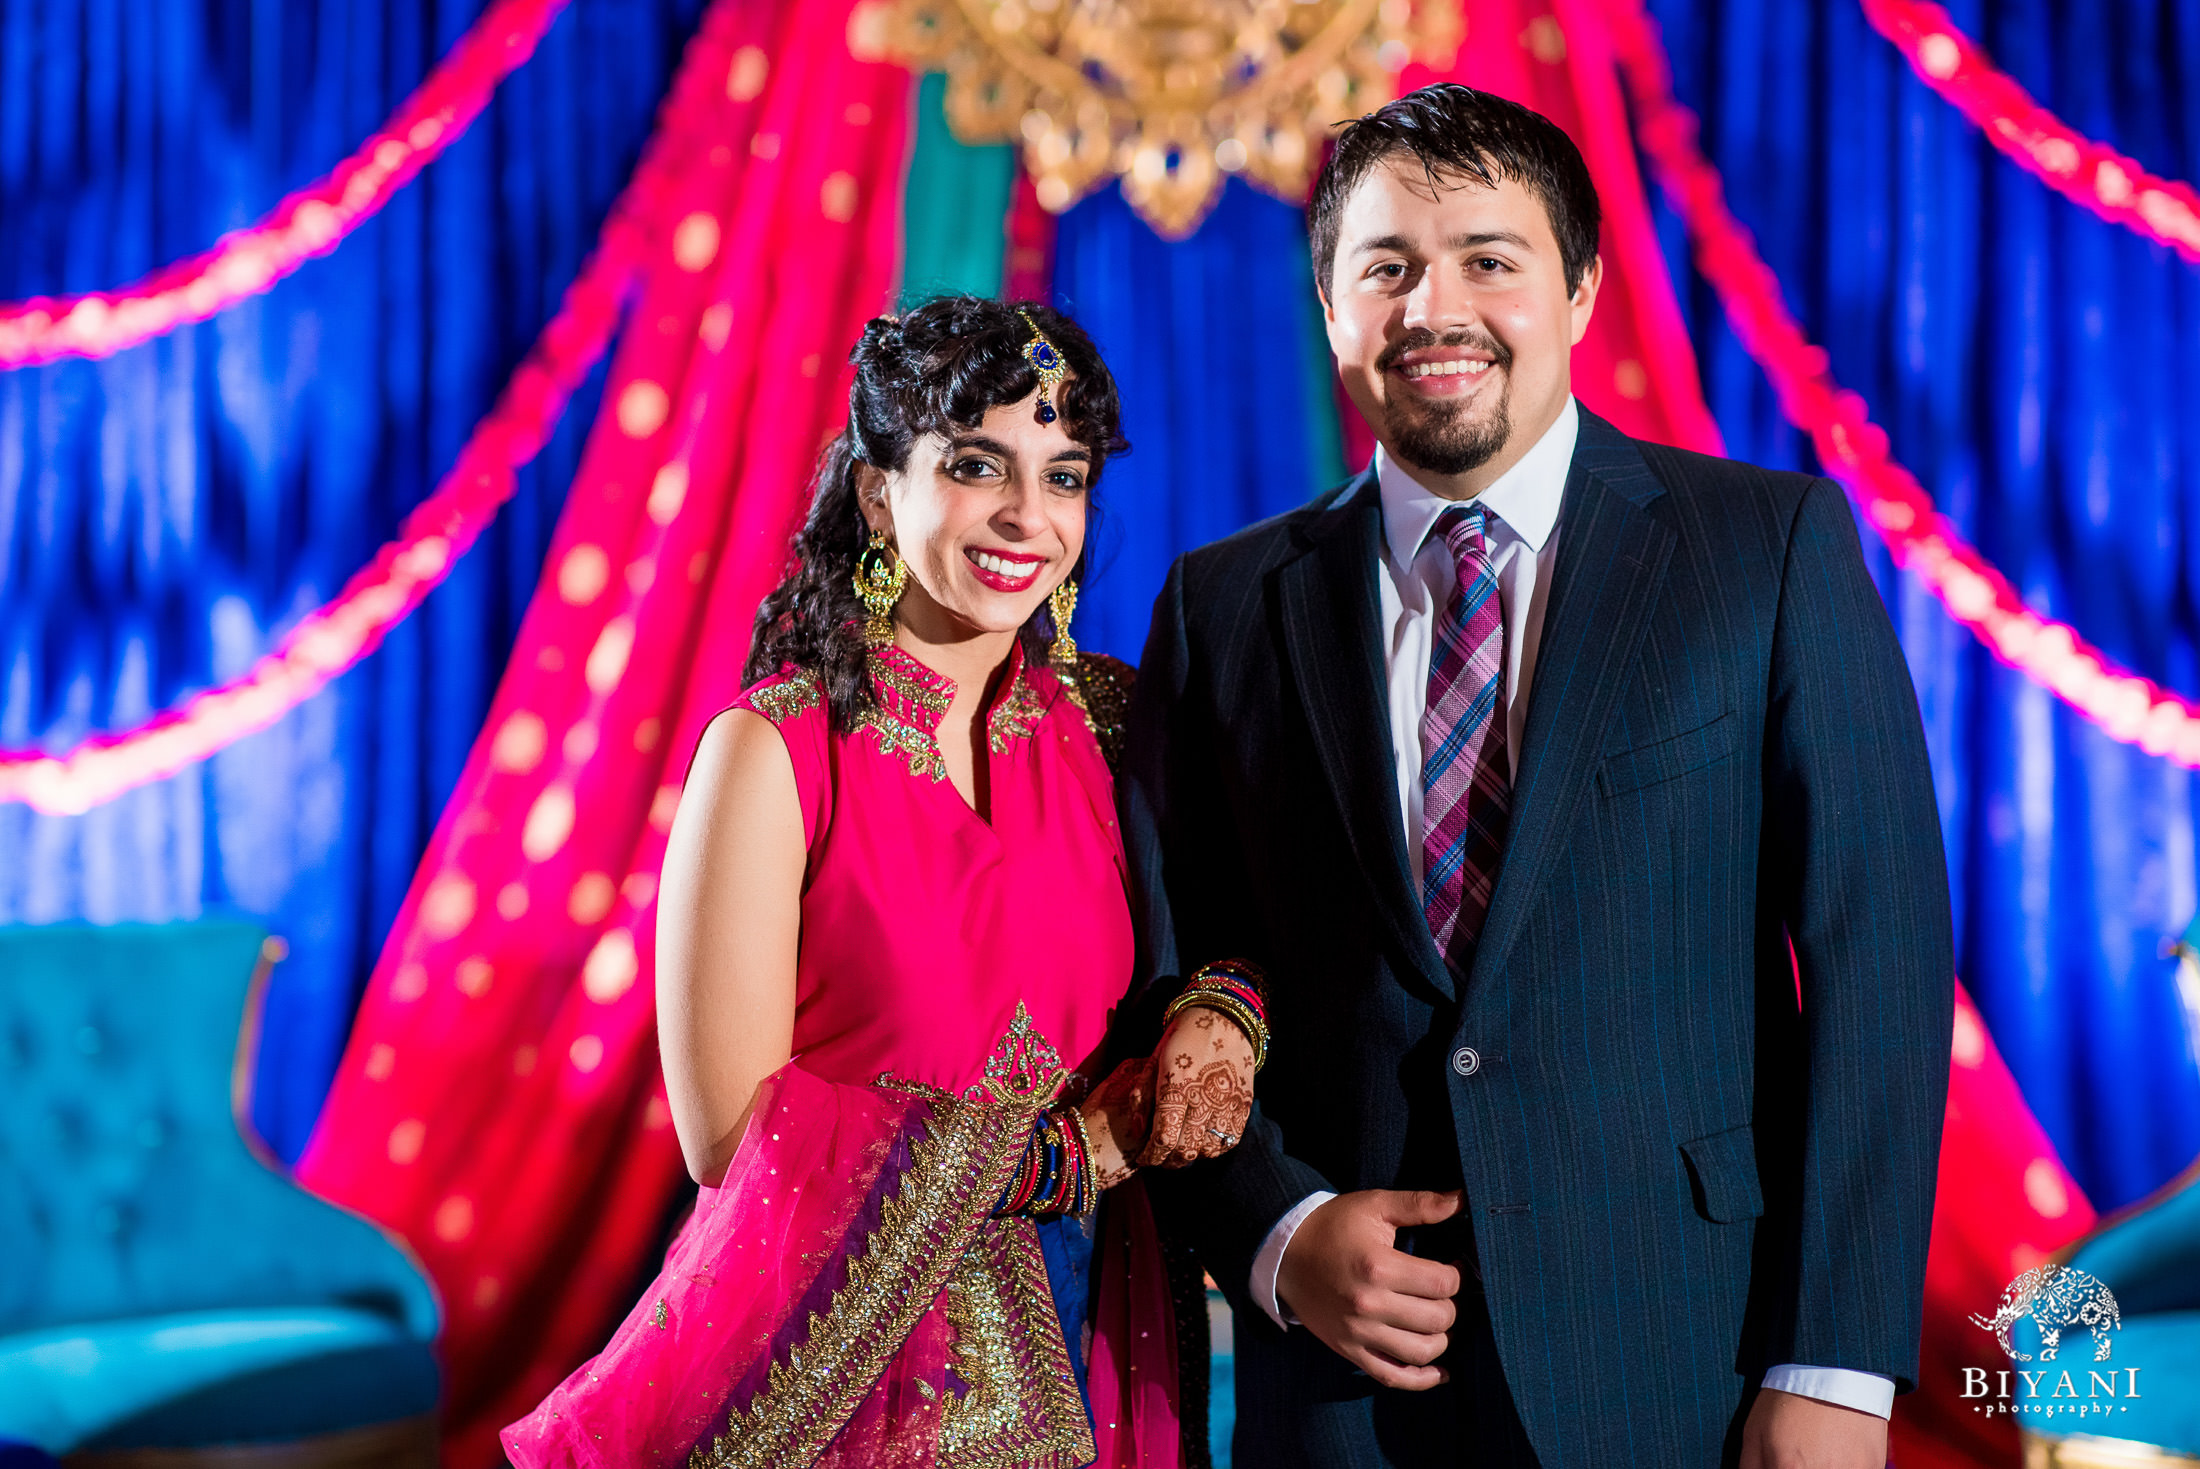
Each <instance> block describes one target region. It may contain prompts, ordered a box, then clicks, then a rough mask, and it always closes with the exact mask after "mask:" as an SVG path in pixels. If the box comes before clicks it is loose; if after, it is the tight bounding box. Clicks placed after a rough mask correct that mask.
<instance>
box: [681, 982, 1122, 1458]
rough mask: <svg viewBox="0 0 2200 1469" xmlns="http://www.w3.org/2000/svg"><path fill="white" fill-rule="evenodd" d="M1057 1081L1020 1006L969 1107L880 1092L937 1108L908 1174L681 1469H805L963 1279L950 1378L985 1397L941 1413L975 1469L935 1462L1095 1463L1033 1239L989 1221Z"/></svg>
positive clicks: (1056, 1070)
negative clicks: (1002, 1429) (842, 1275)
mask: <svg viewBox="0 0 2200 1469" xmlns="http://www.w3.org/2000/svg"><path fill="white" fill-rule="evenodd" d="M1066 1079H1067V1077H1066V1073H1064V1072H1063V1070H1062V1066H1061V1057H1060V1054H1059V1053H1058V1052H1057V1051H1056V1050H1055V1048H1054V1047H1053V1046H1052V1045H1051V1044H1050V1043H1049V1042H1048V1041H1047V1039H1046V1037H1045V1036H1043V1035H1041V1034H1040V1033H1039V1031H1038V1029H1037V1027H1035V1026H1034V1025H1033V1024H1032V1023H1031V1015H1030V1012H1029V1011H1028V1010H1027V1009H1026V1008H1025V1007H1024V1005H1023V1003H1022V1002H1021V1001H1019V1002H1018V1003H1017V1006H1016V1014H1015V1017H1014V1018H1013V1019H1012V1020H1011V1021H1010V1022H1009V1027H1008V1030H1007V1031H1006V1032H1005V1033H1003V1035H1002V1036H1001V1038H1000V1040H999V1041H998V1042H996V1043H995V1045H994V1048H993V1054H992V1055H991V1056H990V1057H989V1058H988V1059H987V1062H986V1073H985V1080H984V1081H982V1082H980V1083H979V1084H978V1085H977V1086H975V1087H973V1088H972V1089H971V1092H972V1093H973V1094H975V1096H976V1097H977V1098H978V1099H977V1100H969V1101H963V1100H957V1099H954V1098H953V1097H951V1096H949V1095H948V1094H946V1093H943V1092H941V1091H940V1090H939V1089H938V1088H935V1087H929V1086H924V1085H922V1084H919V1083H915V1082H904V1081H900V1080H898V1079H896V1078H892V1077H889V1076H881V1077H880V1078H879V1084H880V1085H882V1086H888V1087H892V1088H895V1089H897V1090H904V1091H910V1092H915V1093H918V1094H921V1095H925V1096H928V1097H932V1098H935V1099H936V1100H937V1101H938V1105H937V1107H936V1108H935V1110H934V1112H933V1114H932V1115H931V1116H930V1117H929V1118H927V1119H926V1121H925V1123H924V1135H923V1136H922V1137H921V1138H919V1139H917V1140H916V1141H915V1142H914V1143H913V1144H912V1145H911V1148H910V1161H909V1166H908V1168H907V1170H906V1171H905V1172H904V1173H903V1174H902V1176H901V1178H900V1180H899V1181H898V1183H897V1184H896V1186H895V1189H894V1193H893V1195H892V1197H890V1198H888V1199H887V1200H885V1202H884V1204H883V1205H882V1206H881V1209H880V1215H879V1223H878V1225H877V1227H876V1228H874V1229H873V1230H872V1231H871V1233H870V1235H869V1236H868V1237H867V1238H866V1239H865V1240H864V1242H863V1244H862V1245H861V1247H860V1248H859V1249H857V1250H854V1251H851V1252H850V1256H849V1259H848V1265H847V1270H848V1275H847V1279H846V1281H844V1282H843V1283H842V1285H841V1287H840V1289H838V1290H836V1291H835V1292H833V1296H832V1300H831V1302H830V1303H829V1304H828V1305H827V1307H826V1308H825V1310H823V1311H822V1312H812V1313H811V1314H810V1318H809V1321H808V1322H807V1323H806V1330H805V1332H804V1336H803V1340H802V1342H801V1344H800V1345H799V1346H791V1347H789V1348H787V1351H786V1358H785V1360H784V1361H777V1362H774V1363H773V1364H772V1366H771V1370H770V1372H769V1373H768V1374H767V1379H766V1385H765V1387H764V1389H763V1390H762V1391H761V1392H759V1393H757V1394H756V1395H755V1397H754V1398H752V1399H751V1400H750V1402H749V1403H748V1405H747V1408H746V1411H744V1410H743V1409H742V1408H740V1407H734V1408H733V1409H731V1410H730V1412H729V1413H728V1415H727V1422H726V1428H725V1431H724V1432H723V1433H720V1434H718V1435H716V1436H715V1437H712V1438H709V1439H706V1440H705V1441H703V1442H701V1443H698V1444H696V1446H695V1447H694V1449H693V1451H692V1452H690V1454H689V1455H688V1466H689V1469H777V1466H785V1465H797V1464H804V1465H806V1464H810V1463H813V1462H814V1461H815V1460H816V1459H817V1457H818V1455H819V1454H821V1453H823V1452H824V1450H825V1448H826V1447H827V1446H828V1445H829V1444H831V1443H832V1441H833V1438H834V1436H835V1435H836V1434H838V1433H839V1432H840V1430H841V1429H842V1428H843V1427H844V1426H846V1424H847V1422H848V1419H849V1418H850V1417H851V1416H852V1415H853V1414H854V1413H855V1411H856V1409H857V1407H859V1406H860V1405H861V1404H862V1402H863V1399H864V1398H865V1397H866V1396H868V1395H869V1393H870V1392H871V1391H872V1389H873V1388H874V1387H876V1386H877V1384H878V1381H879V1378H880V1377H881V1376H882V1375H883V1374H884V1372H885V1370H886V1365H887V1363H888V1362H889V1361H891V1360H892V1358H893V1356H894V1354H895V1353H896V1352H898V1351H899V1350H901V1347H902V1344H903V1343H904V1342H906V1341H907V1340H908V1338H909V1333H910V1332H911V1331H913V1330H914V1329H915V1327H916V1325H917V1323H918V1322H919V1321H921V1320H922V1319H923V1318H924V1315H925V1313H926V1312H927V1311H929V1310H930V1309H931V1308H932V1306H933V1305H934V1304H935V1303H937V1302H938V1301H939V1300H940V1298H941V1293H942V1292H943V1291H945V1290H947V1289H948V1285H949V1282H950V1281H951V1280H952V1279H955V1278H958V1277H960V1278H962V1279H964V1281H965V1284H964V1286H963V1287H962V1289H961V1291H960V1294H959V1295H951V1296H950V1298H949V1300H948V1303H947V1309H948V1313H949V1321H950V1323H951V1324H952V1325H953V1326H954V1327H955V1329H956V1333H957V1336H956V1343H957V1344H956V1348H955V1353H956V1355H955V1362H956V1364H957V1372H958V1374H960V1375H962V1377H963V1380H964V1381H965V1382H966V1383H969V1384H970V1385H971V1388H972V1393H973V1394H977V1393H979V1392H980V1391H981V1390H982V1391H983V1392H984V1393H985V1394H988V1395H987V1396H984V1397H982V1398H981V1399H980V1401H978V1402H977V1403H975V1404H972V1405H969V1406H968V1407H967V1408H965V1407H963V1406H962V1405H960V1404H958V1403H957V1402H956V1401H955V1399H954V1395H953V1394H949V1400H950V1401H949V1402H948V1403H947V1404H945V1405H943V1408H944V1409H947V1410H952V1411H957V1412H962V1413H963V1414H964V1427H963V1429H962V1430H960V1431H961V1432H963V1433H964V1435H965V1437H964V1439H962V1440H960V1441H961V1442H964V1443H966V1444H967V1445H968V1452H969V1454H970V1455H971V1457H968V1458H960V1457H958V1458H947V1457H943V1458H942V1459H941V1464H942V1466H943V1469H964V1466H966V1465H967V1466H969V1469H994V1466H999V1469H1071V1466H1074V1465H1080V1464H1083V1463H1085V1462H1086V1461H1087V1460H1089V1459H1090V1458H1091V1457H1092V1455H1093V1453H1094V1449H1093V1447H1092V1436H1091V1427H1090V1425H1089V1424H1088V1423H1087V1422H1086V1420H1085V1414H1084V1406H1083V1400H1082V1398H1080V1397H1079V1396H1078V1393H1077V1386H1076V1378H1075V1377H1074V1376H1073V1375H1071V1373H1070V1366H1069V1357H1068V1348H1067V1346H1066V1345H1065V1344H1064V1342H1063V1340H1062V1328H1061V1323H1060V1321H1059V1320H1058V1319H1057V1318H1056V1316H1055V1313H1054V1305H1053V1298H1052V1296H1051V1295H1050V1294H1049V1292H1048V1289H1047V1280H1046V1261H1045V1258H1044V1257H1043V1256H1042V1255H1041V1254H1040V1252H1039V1245H1038V1235H1037V1233H1036V1232H1035V1231H1034V1230H1033V1228H1032V1226H1031V1223H1030V1221H1029V1220H1019V1219H999V1220H996V1219H994V1218H992V1217H991V1215H990V1213H989V1210H990V1208H991V1206H992V1204H993V1201H994V1200H996V1199H998V1198H999V1197H1000V1196H1001V1193H1002V1191H1003V1190H1004V1189H1005V1188H1007V1186H1008V1182H1009V1176H1010V1175H1011V1174H1012V1173H1013V1172H1014V1171H1015V1170H1016V1167H1017V1165H1018V1164H1019V1163H1020V1161H1021V1160H1022V1157H1023V1145H1024V1140H1025V1138H1026V1137H1027V1136H1028V1135H1029V1134H1030V1132H1031V1126H1032V1122H1033V1120H1034V1119H1035V1118H1036V1117H1037V1116H1038V1114H1039V1112H1040V1111H1041V1110H1042V1109H1044V1108H1045V1107H1046V1106H1047V1105H1048V1103H1049V1102H1051V1101H1052V1100H1053V1099H1054V1097H1055V1095H1056V1094H1057V1093H1059V1092H1060V1090H1061V1089H1062V1087H1063V1085H1064V1083H1065V1081H1066ZM1019 1230H1020V1232H1019ZM973 1258H974V1259H975V1261H976V1263H974V1264H973V1263H970V1262H971V1260H972V1259H973ZM958 1302H960V1303H961V1304H958ZM989 1302H992V1303H997V1304H988V1303H989ZM958 1310H960V1311H962V1312H963V1316H964V1318H966V1319H967V1320H968V1322H969V1323H970V1324H969V1325H968V1326H967V1327H966V1326H965V1324H964V1321H963V1320H958V1319H957V1318H956V1316H955V1312H956V1311H958ZM1009 1310H1013V1311H1014V1312H1016V1313H1017V1319H1016V1320H1014V1321H1010V1322H1007V1323H1006V1324H1005V1326H1004V1325H1002V1324H1001V1323H999V1322H997V1321H995V1320H994V1317H993V1314H992V1313H994V1312H996V1311H1009ZM966 1331H967V1332H968V1333H969V1335H968V1338H967V1340H968V1346H967V1348H966V1347H965V1345H964V1342H965V1335H964V1333H965V1332H966ZM1003 1331H1006V1332H1007V1335H1006V1336H1005V1337H1004V1336H1003V1335H1002V1332H1003ZM1004 1341H1005V1342H1006V1343H1007V1347H1006V1348H1005V1353H1004V1348H1003V1345H1002V1344H1003V1342H1004ZM965 1363H967V1370H966V1368H965ZM972 1374H975V1375H972ZM1065 1383H1066V1384H1067V1387H1066V1392H1065V1389H1064V1384H1065ZM966 1396H969V1395H966ZM1010 1415H1013V1419H1012V1420H1011V1417H1010ZM1009 1421H1013V1422H1015V1423H1018V1424H1022V1425H1027V1426H1028V1433H1027V1431H1026V1430H1025V1429H1019V1430H1017V1433H1019V1434H1024V1435H1025V1436H1021V1437H1012V1439H1011V1440H1010V1441H1009V1442H1007V1443H1002V1442H999V1441H997V1440H996V1439H995V1438H994V1437H993V1436H992V1429H993V1426H994V1425H997V1424H999V1423H1003V1422H1009ZM1030 1435H1036V1436H1035V1437H1034V1436H1030Z"/></svg>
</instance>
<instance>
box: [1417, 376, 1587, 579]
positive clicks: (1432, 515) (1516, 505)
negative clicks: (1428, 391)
mask: <svg viewBox="0 0 2200 1469" xmlns="http://www.w3.org/2000/svg"><path fill="white" fill-rule="evenodd" d="M1580 434H1581V414H1580V411H1579V410H1578V409H1576V408H1575V406H1574V400H1573V399H1572V398H1571V397H1568V398H1567V400H1566V406H1565V407H1564V408H1561V409H1560V410H1559V412H1558V418H1557V420H1556V421H1555V422H1553V423H1552V424H1551V426H1550V427H1549V428H1547V429H1545V430H1544V431H1543V437H1542V438H1540V439H1537V440H1536V441H1535V447H1533V448H1531V449H1530V450H1528V452H1527V453H1525V454H1523V455H1521V456H1520V462H1519V463H1518V464H1515V465H1514V466H1513V467H1512V468H1510V469H1508V470H1506V471H1505V472H1504V473H1503V474H1502V475H1499V476H1498V479H1497V483H1495V484H1493V485H1491V486H1490V487H1489V488H1488V489H1486V490H1484V491H1483V492H1482V493H1481V495H1479V496H1478V497H1477V498H1478V499H1479V500H1480V501H1481V503H1482V504H1484V505H1486V506H1487V507H1489V511H1490V513H1491V514H1492V515H1495V516H1496V517H1497V518H1498V519H1499V520H1502V521H1503V522H1505V525H1506V528H1507V529H1509V530H1510V531H1512V533H1513V534H1514V535H1516V536H1518V537H1520V539H1521V540H1522V541H1525V542H1526V543H1527V546H1528V549H1529V551H1531V552H1537V551H1541V550H1542V549H1543V543H1544V542H1545V541H1547V540H1549V539H1550V537H1551V529H1552V527H1554V526H1555V525H1557V524H1558V506H1559V501H1560V500H1562V499H1563V498H1564V497H1565V494H1566V476H1567V474H1568V473H1569V472H1570V471H1571V470H1572V468H1573V464H1574V441H1575V440H1576V439H1577V438H1579V437H1580ZM1375 476H1376V479H1377V481H1378V482H1379V485H1380V488H1381V490H1382V498H1383V540H1384V542H1385V544H1386V545H1387V547H1388V549H1389V552H1390V559H1391V561H1392V562H1393V564H1395V565H1397V566H1399V567H1406V566H1410V565H1412V564H1413V558H1414V557H1415V556H1418V555H1419V554H1420V552H1421V543H1422V542H1423V541H1425V540H1427V539H1428V535H1429V532H1430V531H1432V530H1434V529H1435V528H1436V519H1437V517H1438V516H1440V515H1442V514H1443V513H1444V512H1445V511H1446V510H1449V509H1451V508H1452V506H1454V505H1457V504H1460V503H1462V502H1460V501H1458V500H1447V499H1445V498H1444V497H1443V496H1441V495H1438V494H1435V493H1433V492H1432V491H1430V490H1428V489H1426V488H1424V487H1423V486H1422V485H1421V483H1420V482H1419V481H1418V480H1416V479H1414V478H1413V476H1412V475H1411V474H1410V473H1408V472H1407V471H1406V469H1405V468H1404V466H1402V465H1400V464H1399V463H1398V461H1397V460H1395V459H1392V458H1391V457H1390V455H1389V454H1387V453H1386V452H1384V450H1383V447H1382V445H1380V444H1377V445H1376V446H1375Z"/></svg>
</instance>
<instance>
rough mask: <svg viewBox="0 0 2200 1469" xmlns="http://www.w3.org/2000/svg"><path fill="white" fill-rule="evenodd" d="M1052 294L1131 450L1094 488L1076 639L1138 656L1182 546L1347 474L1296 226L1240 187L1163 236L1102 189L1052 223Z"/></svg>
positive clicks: (1274, 205) (1302, 234) (1284, 211)
mask: <svg viewBox="0 0 2200 1469" xmlns="http://www.w3.org/2000/svg"><path fill="white" fill-rule="evenodd" d="M1054 302H1055V305H1056V306H1058V307H1060V308H1061V309H1062V310H1064V311H1066V312H1068V313H1069V314H1070V315H1072V316H1074V317H1076V318H1077V320H1078V321H1079V322H1081V323H1083V325H1084V327H1085V329H1086V330H1087V331H1089V332H1091V333H1092V336H1093V340H1094V341H1096V342H1097V343H1099V346H1100V350H1101V352H1102V353H1103V354H1105V355H1106V357H1107V360H1108V365H1109V367H1110V368H1112V369H1113V370H1114V372H1115V375H1116V380H1117V382H1118V384H1119V386H1120V387H1121V390H1122V395H1123V432H1124V433H1125V434H1126V435H1127V436H1128V437H1129V439H1130V441H1131V452H1130V455H1129V456H1128V457H1127V458H1125V459H1123V460H1122V461H1120V462H1119V463H1114V464H1110V465H1109V466H1108V472H1107V476H1106V478H1105V479H1103V480H1102V481H1101V483H1100V490H1099V493H1100V500H1101V504H1102V506H1103V507H1104V512H1105V518H1104V520H1103V522H1102V525H1101V528H1100V533H1099V546H1098V552H1097V555H1096V556H1095V557H1094V558H1093V562H1094V568H1095V569H1094V572H1093V574H1092V575H1091V577H1090V578H1089V580H1090V586H1089V587H1088V588H1087V589H1086V590H1085V592H1084V595H1083V596H1082V598H1081V599H1080V600H1079V602H1078V604H1077V606H1078V610H1077V623H1076V636H1077V641H1078V643H1079V645H1080V646H1083V647H1088V648H1095V649H1098V650H1100V651H1102V652H1106V653H1113V654H1116V655H1117V656H1118V657H1122V658H1127V659H1130V660H1132V661H1134V662H1135V661H1136V660H1137V658H1138V656H1139V654H1140V652H1141V651H1143V649H1144V648H1145V644H1146V626H1147V623H1148V621H1149V619H1150V617H1151V614H1152V611H1153V599H1154V597H1155V596H1156V595H1157V594H1158V593H1159V592H1160V590H1161V582H1162V579H1163V577H1165V576H1166V575H1167V574H1168V569H1169V563H1170V562H1171V561H1172V560H1174V559H1175V558H1176V556H1177V555H1178V554H1179V553H1181V552H1183V551H1186V550H1189V549H1190V548H1191V547H1193V546H1199V545H1204V544H1205V543H1206V542H1208V541H1212V540H1215V539H1218V538H1219V537H1222V536H1225V535H1228V534H1229V533H1230V532H1232V531H1234V530H1237V529H1239V528H1240V527H1242V526H1245V525H1249V524H1251V523H1252V522H1253V521H1256V520H1259V519H1262V518H1263V517H1266V516H1270V515H1276V514H1280V513H1281V512H1283V511H1285V510H1288V509H1290V508H1291V507H1292V506H1294V505H1297V504H1300V503H1301V502H1303V501H1305V500H1306V499H1307V498H1308V497H1309V496H1311V495H1313V494H1315V493H1317V492H1319V491H1320V490H1322V489H1325V488H1327V487H1328V486H1330V485H1333V484H1335V483H1337V482H1338V481H1339V480H1341V479H1342V478H1343V477H1344V470H1345V466H1344V462H1343V457H1342V451H1341V450H1340V449H1339V447H1338V442H1339V441H1338V430H1337V410H1336V401H1335V398H1334V397H1333V396H1332V391H1331V386H1330V385H1331V382H1332V381H1333V377H1334V374H1333V371H1332V369H1331V366H1330V359H1329V348H1328V345H1327V343H1326V341H1325V339H1324V338H1323V336H1322V331H1321V315H1320V311H1321V308H1320V304H1319V302H1318V301H1317V300H1316V298H1315V295H1314V289H1313V274H1312V271H1311V269H1310V267H1309V266H1308V264H1307V244H1306V224H1305V217H1304V215H1303V214H1302V212H1301V211H1300V210H1299V209H1298V208H1297V207H1296V206H1294V205H1289V204H1285V203H1282V202H1280V201H1279V200H1276V199H1274V198H1271V197H1270V196H1268V195H1267V194H1263V193H1259V192H1256V191H1255V190H1253V189H1252V188H1250V187H1248V186H1247V185H1245V184H1243V183H1240V182H1238V181H1236V180H1232V181H1231V182H1230V184H1229V186H1228V188H1227V189H1226V190H1225V191H1224V193H1223V195H1222V199H1221V201H1220V202H1219V203H1218V204H1217V205H1216V206H1215V210H1214V212H1213V213H1212V214H1210V215H1208V216H1207V219H1206V221H1205V222H1204V223H1203V224H1201V226H1200V227H1199V229H1198V230H1197V231H1196V232H1195V233H1194V234H1193V235H1192V236H1191V237H1190V238H1189V239H1186V240H1183V241H1180V242H1173V243H1172V242H1170V241H1166V240H1163V239H1162V238H1161V237H1160V236H1158V235H1156V234H1155V233H1154V232H1153V231H1152V230H1151V229H1149V228H1148V227H1147V226H1146V224H1145V222H1144V221H1143V220H1141V219H1140V218H1139V217H1138V216H1137V214H1135V213H1134V212H1133V211H1132V210H1131V208H1130V206H1129V205H1128V204H1126V203H1125V202H1124V201H1123V196H1122V193H1121V192H1120V191H1119V190H1118V189H1117V188H1115V187H1114V186H1113V185H1111V186H1109V187H1108V188H1106V189H1104V190H1102V191H1100V192H1099V193H1096V194H1093V195H1092V196H1091V197H1089V198H1087V199H1085V200H1083V201H1081V202H1079V203H1078V204H1076V205H1073V206H1072V207H1071V208H1070V209H1069V210H1068V211H1067V212H1066V213H1064V214H1063V215H1062V218H1061V222H1060V225H1059V228H1058V230H1057V233H1056V237H1055V257H1054Z"/></svg>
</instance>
